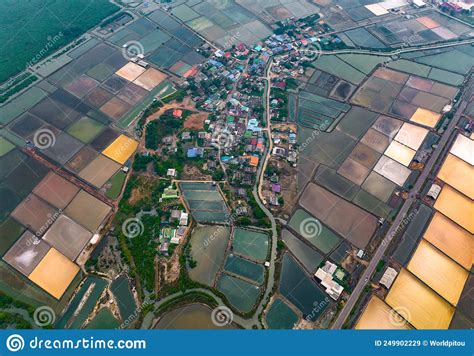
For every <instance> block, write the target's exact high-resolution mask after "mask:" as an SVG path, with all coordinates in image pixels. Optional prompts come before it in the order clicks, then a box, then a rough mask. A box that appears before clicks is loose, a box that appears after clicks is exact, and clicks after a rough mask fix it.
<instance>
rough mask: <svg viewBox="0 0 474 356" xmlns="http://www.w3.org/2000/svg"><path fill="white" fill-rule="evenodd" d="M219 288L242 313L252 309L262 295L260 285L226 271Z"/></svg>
mask: <svg viewBox="0 0 474 356" xmlns="http://www.w3.org/2000/svg"><path fill="white" fill-rule="evenodd" d="M217 289H218V290H219V291H220V292H222V293H224V295H225V296H226V297H227V299H228V300H229V302H230V304H232V306H234V307H235V308H237V309H238V310H240V311H241V312H242V313H247V312H249V311H251V310H252V308H253V307H254V305H255V303H256V302H257V299H258V296H259V295H260V287H258V286H256V285H253V284H250V283H248V282H246V281H244V280H242V279H239V278H236V277H233V276H230V275H228V274H225V273H222V274H221V277H220V278H219V281H218V282H217Z"/></svg>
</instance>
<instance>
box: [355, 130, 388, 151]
mask: <svg viewBox="0 0 474 356" xmlns="http://www.w3.org/2000/svg"><path fill="white" fill-rule="evenodd" d="M360 142H361V143H363V144H365V145H366V146H368V147H370V148H372V149H374V150H375V151H377V152H379V153H383V152H384V151H385V149H386V148H387V147H388V145H389V143H390V138H389V137H388V136H387V135H385V134H383V133H381V132H379V131H377V130H374V129H373V128H370V129H369V130H368V131H367V133H366V134H365V135H364V136H363V137H362V139H361V140H360Z"/></svg>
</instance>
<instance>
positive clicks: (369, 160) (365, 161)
mask: <svg viewBox="0 0 474 356" xmlns="http://www.w3.org/2000/svg"><path fill="white" fill-rule="evenodd" d="M380 156H381V154H380V153H378V152H377V151H375V150H373V149H372V148H370V147H369V146H367V145H364V144H363V143H360V142H359V143H358V144H357V145H356V146H355V147H354V149H353V150H352V152H351V154H350V155H349V157H350V158H351V159H353V160H354V161H356V162H358V163H360V164H362V165H363V166H364V167H367V168H369V169H372V168H373V167H374V166H375V163H377V161H378V159H379V158H380Z"/></svg>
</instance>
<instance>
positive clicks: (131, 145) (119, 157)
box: [102, 135, 138, 164]
mask: <svg viewBox="0 0 474 356" xmlns="http://www.w3.org/2000/svg"><path fill="white" fill-rule="evenodd" d="M137 147H138V142H137V141H135V140H134V139H132V138H130V137H127V136H125V135H120V136H119V137H118V138H117V139H115V141H114V142H112V143H111V144H110V146H108V147H107V148H106V149H105V150H104V151H102V154H103V155H104V156H107V157H109V158H111V159H113V160H114V161H116V162H118V163H120V164H124V163H125V162H126V161H127V160H128V159H129V158H130V156H131V155H132V154H133V153H134V152H135V150H136V149H137Z"/></svg>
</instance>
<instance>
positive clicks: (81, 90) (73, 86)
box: [64, 74, 99, 98]
mask: <svg viewBox="0 0 474 356" xmlns="http://www.w3.org/2000/svg"><path fill="white" fill-rule="evenodd" d="M97 85H99V82H98V81H96V80H95V79H92V78H91V77H89V76H87V75H85V74H84V75H81V76H80V77H79V78H78V79H76V80H74V81H73V82H72V83H69V84H68V85H67V86H65V87H64V89H66V90H67V91H69V92H70V93H71V94H74V95H75V96H77V97H78V98H83V97H84V96H85V95H86V94H87V93H89V92H90V91H91V90H92V89H94V88H95V87H97Z"/></svg>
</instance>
